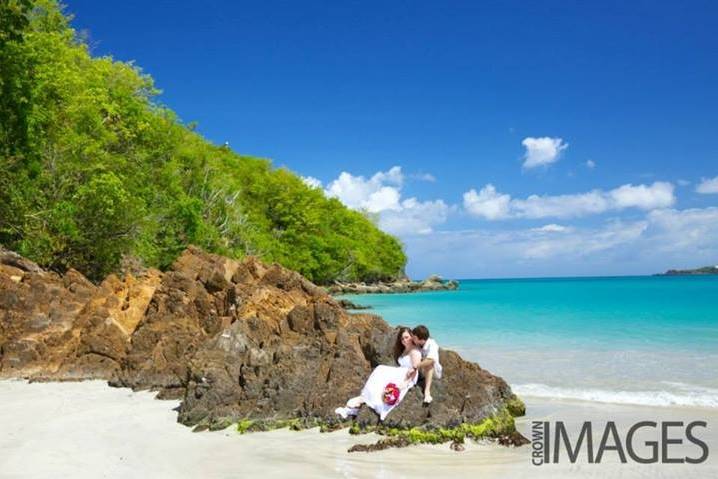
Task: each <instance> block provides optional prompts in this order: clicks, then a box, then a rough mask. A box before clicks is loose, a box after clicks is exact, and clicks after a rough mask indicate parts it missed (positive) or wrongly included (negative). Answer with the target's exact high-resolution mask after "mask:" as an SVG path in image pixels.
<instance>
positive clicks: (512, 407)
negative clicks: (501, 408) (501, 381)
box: [506, 394, 526, 417]
mask: <svg viewBox="0 0 718 479" xmlns="http://www.w3.org/2000/svg"><path fill="white" fill-rule="evenodd" d="M506 408H507V409H508V410H509V412H510V413H511V415H512V416H513V417H521V416H525V415H526V404H524V402H523V401H522V400H521V399H519V397H518V396H516V395H515V394H514V395H513V396H511V397H510V398H509V399H508V400H507V401H506Z"/></svg>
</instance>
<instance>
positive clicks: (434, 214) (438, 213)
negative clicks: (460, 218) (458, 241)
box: [379, 198, 450, 235]
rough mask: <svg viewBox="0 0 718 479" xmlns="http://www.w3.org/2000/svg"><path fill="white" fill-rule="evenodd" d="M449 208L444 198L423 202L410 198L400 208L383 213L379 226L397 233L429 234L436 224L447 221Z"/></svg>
mask: <svg viewBox="0 0 718 479" xmlns="http://www.w3.org/2000/svg"><path fill="white" fill-rule="evenodd" d="M449 210H450V208H449V206H448V205H447V204H446V203H444V201H443V200H434V201H423V202H422V201H418V200H417V199H416V198H408V199H406V200H404V201H402V202H401V208H400V209H399V210H395V211H386V212H384V213H382V214H381V215H380V217H379V227H380V228H381V229H382V230H384V231H387V232H389V233H392V234H395V235H408V234H414V233H418V234H428V233H431V232H432V231H433V226H434V225H437V224H441V223H444V222H446V219H447V217H448V215H449Z"/></svg>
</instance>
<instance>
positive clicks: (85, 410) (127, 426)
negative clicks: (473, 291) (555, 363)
mask: <svg viewBox="0 0 718 479" xmlns="http://www.w3.org/2000/svg"><path fill="white" fill-rule="evenodd" d="M522 399H524V401H525V402H526V405H527V415H526V416H525V417H522V418H517V419H516V423H517V429H518V430H519V431H520V432H522V433H523V434H524V435H526V436H527V437H531V436H530V426H531V421H538V420H540V421H559V420H560V421H564V422H565V423H566V424H567V427H568V428H569V431H571V430H572V429H571V428H575V427H576V426H577V425H578V424H580V423H582V422H583V421H589V420H590V421H594V424H595V425H601V424H604V423H605V422H606V421H609V420H610V421H615V422H616V423H617V424H618V426H619V429H625V428H626V427H628V426H629V425H630V424H632V423H633V422H635V421H638V420H654V421H667V420H674V421H675V420H678V421H692V420H705V421H707V422H708V429H706V430H703V431H701V433H702V434H701V435H700V437H701V438H702V439H704V440H706V443H707V444H708V446H709V447H710V451H711V454H710V455H709V457H708V460H707V461H706V462H705V463H703V464H699V465H687V464H667V465H666V464H657V465H656V464H653V465H651V464H649V465H644V464H635V463H629V464H621V463H620V462H618V460H617V459H616V457H615V454H613V453H611V452H608V453H607V454H606V459H605V460H604V461H603V462H602V463H601V464H586V463H585V462H584V463H581V462H580V461H579V464H575V465H571V464H568V463H566V464H558V465H556V464H550V465H543V466H540V467H537V466H532V465H531V464H530V446H523V447H520V448H513V447H503V446H499V445H497V444H495V443H474V442H472V441H467V443H466V445H465V447H466V450H465V451H463V452H454V451H452V450H451V449H450V448H449V445H448V444H442V445H416V446H411V447H407V448H403V449H389V450H385V451H379V452H372V453H347V452H346V451H347V449H348V448H349V447H351V446H352V445H354V444H358V443H361V444H368V443H372V442H375V441H376V440H377V439H379V438H380V437H379V436H377V435H375V434H367V435H360V436H352V435H350V434H349V433H348V431H347V430H346V429H343V430H340V431H336V432H332V433H319V432H318V430H317V429H311V430H306V431H298V432H295V431H289V430H287V429H284V430H276V431H270V432H257V433H251V434H244V435H240V434H239V433H237V432H236V431H235V430H234V429H233V428H232V427H230V428H228V429H226V430H223V431H216V432H201V433H193V432H191V429H190V428H188V427H185V426H183V425H181V424H179V423H177V413H176V412H175V411H174V410H173V409H174V407H176V405H177V404H178V401H175V400H169V401H167V400H157V399H154V393H151V392H147V391H143V392H132V391H131V390H129V389H124V388H112V387H109V386H108V385H107V384H106V382H104V381H83V382H60V383H52V382H50V383H40V382H38V383H27V382H25V381H22V380H3V381H0V404H2V405H3V408H0V424H3V426H4V428H3V429H4V432H5V434H4V435H2V436H0V471H3V473H2V477H33V478H35V477H36V478H40V477H57V476H69V477H87V478H90V477H92V478H94V477H97V476H99V475H103V476H104V477H127V475H128V474H130V475H138V473H140V475H142V476H147V477H174V478H177V477H196V476H198V475H203V476H204V477H237V476H245V475H246V476H249V475H250V474H262V475H263V476H265V477H279V476H286V474H287V473H288V472H290V471H291V472H292V473H293V474H294V475H295V476H297V477H337V476H343V477H386V476H391V477H409V476H411V477H443V476H445V475H449V474H451V475H459V476H466V477H470V476H471V477H476V476H477V475H479V474H486V473H490V474H499V475H500V476H511V477H514V476H520V475H523V476H527V475H531V477H534V476H538V477H575V476H577V475H582V474H583V473H585V474H588V475H596V474H600V475H601V476H610V477H613V476H617V475H621V476H624V477H638V476H643V477H645V476H646V475H650V476H651V477H675V476H676V475H685V474H689V475H690V477H711V476H713V477H715V476H716V475H717V474H718V430H717V429H716V425H718V408H699V407H650V406H630V405H621V404H608V403H592V402H586V401H577V400H552V399H547V398H534V397H531V396H524V397H523V398H522ZM596 440H600V437H598V438H596ZM684 447H689V446H687V445H684ZM674 451H675V453H676V454H677V455H679V456H680V455H681V454H682V450H681V448H680V447H678V448H677V449H675V450H674ZM686 454H687V455H689V456H691V455H695V450H694V449H690V450H688V451H687V452H686ZM566 462H568V461H566Z"/></svg>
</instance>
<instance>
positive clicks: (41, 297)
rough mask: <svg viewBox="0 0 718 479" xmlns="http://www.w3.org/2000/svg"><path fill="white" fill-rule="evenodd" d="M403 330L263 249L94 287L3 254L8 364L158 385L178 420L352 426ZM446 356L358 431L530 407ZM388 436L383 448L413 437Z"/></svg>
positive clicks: (13, 372) (0, 320) (424, 426)
mask: <svg viewBox="0 0 718 479" xmlns="http://www.w3.org/2000/svg"><path fill="white" fill-rule="evenodd" d="M7 258H10V259H7ZM430 282H431V283H436V281H433V280H432V281H430ZM395 337H396V329H394V328H392V327H390V326H389V325H388V324H387V323H386V322H385V321H384V320H383V319H381V318H380V317H379V316H376V315H371V314H348V313H347V312H346V311H344V309H343V308H342V306H341V305H340V304H339V303H338V302H337V301H335V300H334V299H333V298H332V297H330V296H329V295H327V293H326V292H324V291H323V290H322V289H321V288H318V287H316V286H315V285H313V284H312V283H310V282H309V281H307V280H306V279H305V278H303V277H301V276H300V275H299V274H297V273H296V272H293V271H289V270H287V269H284V268H282V267H280V266H278V265H272V266H266V265H264V264H262V263H261V262H259V261H258V260H257V259H256V258H252V257H249V258H246V259H244V260H243V261H236V260H232V259H229V258H224V257H221V256H218V255H213V254H208V253H206V252H204V251H202V250H200V249H198V248H194V247H192V248H188V249H187V250H186V251H185V252H184V253H183V254H182V255H181V256H180V257H179V258H178V259H177V260H176V261H175V263H174V264H173V266H172V268H171V269H170V271H168V272H165V273H160V272H159V271H156V270H147V271H144V272H140V273H139V274H138V276H132V275H129V274H128V275H126V276H124V277H123V278H119V277H117V276H115V275H110V276H108V277H107V278H106V279H105V280H104V281H103V282H102V283H101V284H100V285H99V286H95V285H93V284H92V283H90V282H89V281H87V279H85V278H84V277H83V276H82V275H81V274H79V273H78V272H76V271H73V270H70V271H68V272H67V273H66V274H65V275H63V276H60V275H57V274H55V273H51V272H46V271H42V270H39V269H38V268H36V265H35V266H33V264H32V263H31V262H27V260H24V258H22V257H18V256H17V255H14V254H10V253H8V252H3V253H2V255H0V377H25V378H30V379H36V380H37V379H43V380H44V379H62V380H67V379H87V378H104V379H108V380H110V383H111V384H112V385H113V386H126V387H131V388H134V389H150V390H156V391H158V392H159V394H158V397H160V398H181V399H182V403H181V405H180V407H179V410H178V412H179V416H178V419H179V421H180V422H182V423H183V424H186V425H189V426H196V429H204V428H208V429H218V428H224V427H227V426H228V425H229V424H231V423H233V422H240V423H242V424H244V423H243V422H242V421H249V423H246V424H247V426H246V428H245V429H246V430H248V431H252V430H261V429H262V428H272V427H277V426H278V425H284V426H289V427H292V428H303V427H310V426H311V425H321V426H322V428H323V430H332V429H333V428H336V427H342V426H344V425H346V423H345V422H342V421H338V419H337V418H336V416H335V415H334V412H333V411H334V409H335V408H336V407H337V406H340V405H342V404H344V402H345V401H346V400H347V399H349V398H350V397H353V396H356V395H357V394H359V392H360V391H361V388H362V386H363V383H364V381H365V380H366V378H367V377H368V376H369V374H370V372H371V370H372V368H374V367H376V366H377V365H379V364H395V363H394V360H393V358H392V357H391V353H392V346H393V343H394V339H395ZM441 361H442V364H443V365H444V377H443V378H442V379H441V380H438V381H435V383H434V387H433V389H432V393H433V395H434V401H433V403H432V404H431V405H429V406H427V405H424V404H423V395H422V386H421V384H420V385H418V386H417V387H415V388H413V389H412V390H411V391H409V393H408V394H407V396H406V398H405V399H404V401H402V403H401V404H400V405H399V406H398V407H397V408H395V410H394V411H392V412H391V414H389V416H388V417H387V418H386V421H385V422H384V424H380V423H379V420H378V416H377V415H376V414H375V413H374V412H373V411H372V410H370V409H367V408H366V407H364V408H362V409H361V411H360V413H359V417H358V418H357V420H356V423H355V426H356V428H353V430H354V429H356V431H357V432H360V431H362V430H371V429H372V428H379V427H384V428H399V429H409V428H420V429H421V431H429V433H427V434H429V435H431V432H430V431H431V430H432V428H452V427H457V426H459V425H461V424H464V423H470V424H476V423H479V422H481V421H483V420H485V419H487V418H491V417H493V416H494V415H497V414H504V413H502V411H504V412H505V411H508V410H510V411H511V412H512V413H513V414H520V413H522V412H523V405H522V404H521V403H520V401H519V400H518V399H517V398H515V396H514V395H513V393H512V392H511V389H510V387H509V386H508V385H507V384H506V382H505V381H504V380H503V379H501V378H499V377H497V376H494V375H492V374H491V373H489V372H488V371H485V370H484V369H482V368H481V367H480V366H479V365H478V364H475V363H470V362H467V361H464V360H462V359H461V358H460V357H459V356H458V355H457V354H456V353H454V352H452V351H448V350H442V351H441ZM509 426H511V427H512V426H513V422H511V423H510V424H509ZM504 429H506V428H504ZM504 429H502V431H503V430H504ZM509 429H510V427H509ZM434 436H435V435H434ZM434 436H431V437H432V438H434V439H432V441H434V440H436V438H435V437H434ZM427 437H429V436H427ZM440 439H441V440H442V441H443V440H444V439H442V438H440ZM508 440H510V441H513V442H518V440H517V439H515V438H509V439H507V441H508ZM385 441H386V442H384V443H382V444H383V445H382V446H381V447H382V448H383V447H384V446H385V445H386V447H397V444H403V443H404V441H405V439H404V438H387V439H386V440H385ZM389 444H391V445H392V446H388V445H389Z"/></svg>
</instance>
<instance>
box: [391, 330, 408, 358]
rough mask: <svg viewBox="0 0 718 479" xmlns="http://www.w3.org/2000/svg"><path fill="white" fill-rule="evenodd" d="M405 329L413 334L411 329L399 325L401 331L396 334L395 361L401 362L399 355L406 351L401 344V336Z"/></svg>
mask: <svg viewBox="0 0 718 479" xmlns="http://www.w3.org/2000/svg"><path fill="white" fill-rule="evenodd" d="M404 331H407V332H408V333H409V334H411V329H409V328H407V327H406V326H399V332H398V333H397V335H396V341H395V342H394V361H396V362H397V363H398V362H399V356H401V354H402V353H403V352H404V345H403V344H401V337H402V336H403V335H404Z"/></svg>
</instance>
